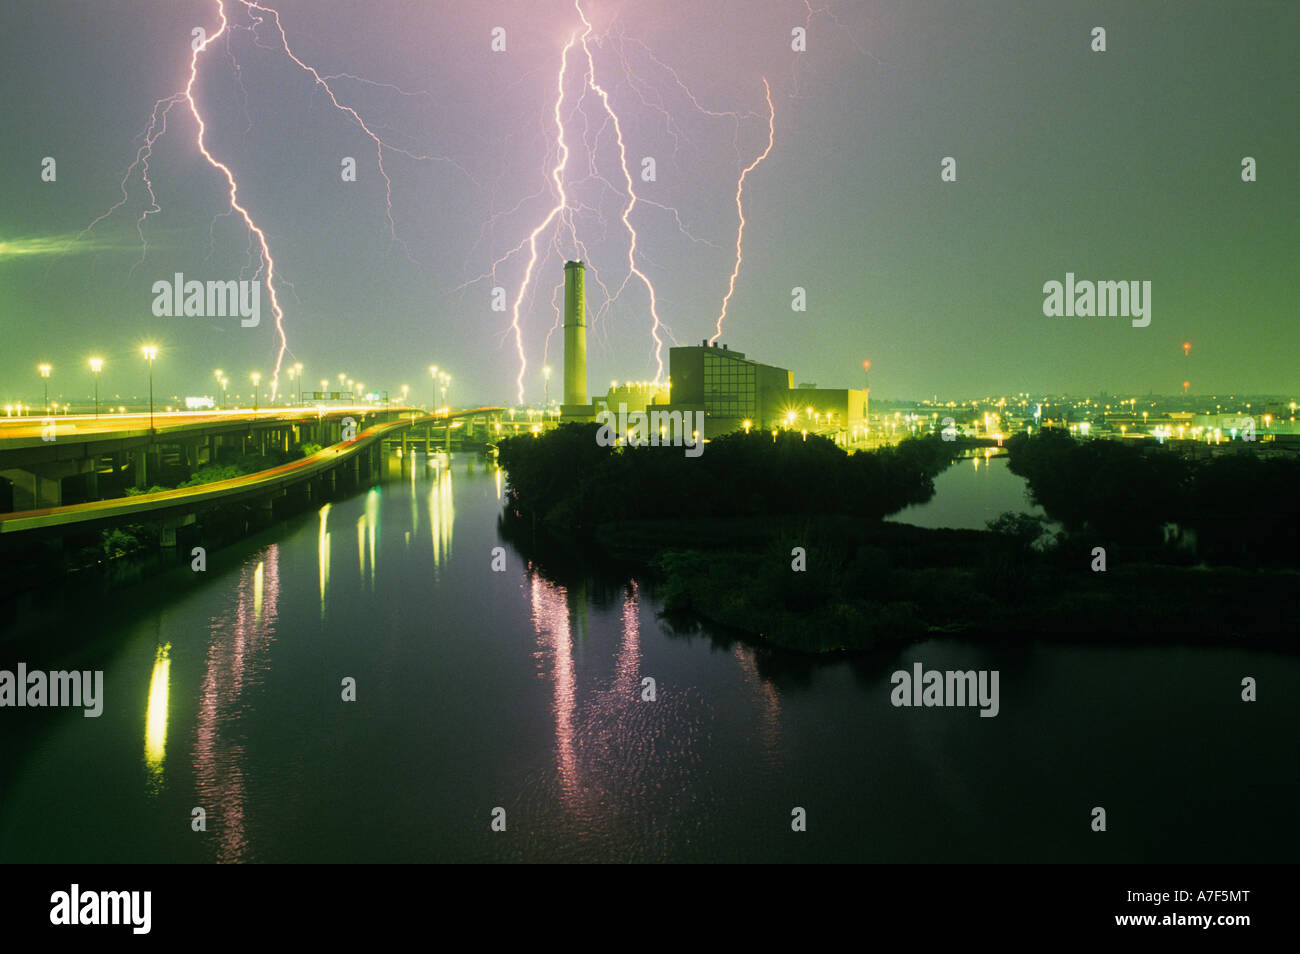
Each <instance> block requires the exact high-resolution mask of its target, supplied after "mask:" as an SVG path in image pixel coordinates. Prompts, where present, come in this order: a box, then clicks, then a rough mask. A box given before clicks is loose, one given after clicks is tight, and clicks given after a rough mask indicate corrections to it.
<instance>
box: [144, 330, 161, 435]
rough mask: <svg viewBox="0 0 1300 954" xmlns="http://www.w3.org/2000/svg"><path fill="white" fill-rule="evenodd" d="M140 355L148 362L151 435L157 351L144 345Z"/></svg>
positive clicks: (150, 429)
mask: <svg viewBox="0 0 1300 954" xmlns="http://www.w3.org/2000/svg"><path fill="white" fill-rule="evenodd" d="M140 353H141V354H143V355H144V359H145V360H146V361H148V362H149V433H150V434H153V359H154V358H156V357H158V349H157V348H156V347H155V346H154V345H145V346H144V347H143V348H141V349H140Z"/></svg>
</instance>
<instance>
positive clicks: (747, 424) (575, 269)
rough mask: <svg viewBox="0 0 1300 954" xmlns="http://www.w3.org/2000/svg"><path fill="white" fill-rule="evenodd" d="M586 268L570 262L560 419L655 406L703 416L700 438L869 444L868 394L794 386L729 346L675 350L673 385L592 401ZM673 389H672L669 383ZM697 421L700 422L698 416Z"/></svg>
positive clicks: (789, 376) (783, 372)
mask: <svg viewBox="0 0 1300 954" xmlns="http://www.w3.org/2000/svg"><path fill="white" fill-rule="evenodd" d="M586 270H587V266H586V265H585V264H584V263H582V262H565V263H564V400H563V403H562V404H561V405H560V421H561V422H567V421H591V420H594V419H595V418H596V414H597V413H598V412H600V411H601V410H606V411H609V412H611V413H617V412H619V410H620V409H623V410H624V411H625V412H634V413H636V412H643V411H646V410H648V409H649V408H651V407H654V408H656V409H662V410H664V411H667V412H674V411H676V412H679V413H680V414H681V415H683V419H684V420H685V419H686V418H685V415H688V414H689V415H696V414H698V415H699V420H701V421H702V422H703V424H704V426H703V428H702V429H701V430H702V433H701V434H700V435H699V436H700V437H701V438H706V439H707V438H713V437H716V436H718V435H720V434H725V433H727V432H728V431H736V430H742V429H743V430H750V429H751V428H758V429H759V430H773V429H776V428H782V427H784V428H792V427H797V428H799V429H801V430H802V429H807V430H810V431H816V432H821V433H828V434H832V435H834V436H835V439H836V440H839V441H843V442H850V441H857V440H858V439H865V437H866V432H867V392H866V391H865V390H856V389H852V388H818V387H817V386H816V385H800V386H798V387H795V384H794V375H793V373H792V372H790V371H788V370H787V369H785V368H778V367H775V366H773V365H767V364H762V363H760V362H757V361H753V360H750V359H747V358H746V357H745V355H744V354H742V353H741V352H739V351H732V350H731V349H730V348H729V347H728V346H727V345H725V344H716V345H715V344H710V343H709V342H708V341H707V340H704V341H701V342H700V344H699V345H698V346H691V347H674V348H670V349H669V350H668V365H669V379H668V381H667V382H666V383H660V382H655V383H651V384H645V383H641V384H635V385H634V384H632V383H630V382H625V384H624V385H623V387H621V388H620V387H619V386H618V384H617V382H611V384H610V389H609V391H608V392H607V393H605V394H601V395H598V396H596V397H595V398H594V400H593V398H592V395H591V392H590V391H588V390H587V294H586V287H585V278H586ZM665 385H666V386H665ZM691 419H695V418H694V417H692V418H691Z"/></svg>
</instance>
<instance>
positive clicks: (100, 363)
mask: <svg viewBox="0 0 1300 954" xmlns="http://www.w3.org/2000/svg"><path fill="white" fill-rule="evenodd" d="M103 369H104V359H103V358H91V359H90V370H91V371H92V372H94V374H95V417H96V418H98V417H99V372H100V371H102V370H103Z"/></svg>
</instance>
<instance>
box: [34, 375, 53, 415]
mask: <svg viewBox="0 0 1300 954" xmlns="http://www.w3.org/2000/svg"><path fill="white" fill-rule="evenodd" d="M36 370H37V371H39V372H41V383H42V384H43V385H44V387H45V401H44V405H43V406H44V407H45V413H46V414H49V413H50V371H51V370H52V369H51V368H50V366H49V365H48V364H38V365H37V366H36Z"/></svg>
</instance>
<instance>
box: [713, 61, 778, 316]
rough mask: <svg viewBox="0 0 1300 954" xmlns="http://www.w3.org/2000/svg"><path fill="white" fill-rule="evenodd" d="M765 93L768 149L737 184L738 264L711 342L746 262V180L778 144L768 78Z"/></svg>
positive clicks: (764, 79) (748, 167) (742, 172)
mask: <svg viewBox="0 0 1300 954" xmlns="http://www.w3.org/2000/svg"><path fill="white" fill-rule="evenodd" d="M763 91H764V93H765V94H766V96H767V148H766V149H764V150H763V151H762V152H761V153H760V154H759V155H758V156H757V157H756V158H755V159H754V161H753V162H751V163H750V164H749V165H747V166H746V167H745V168H744V169H743V170H742V171H741V173H740V180H739V181H738V182H737V183H736V214H737V215H738V216H739V218H740V225H739V226H738V227H737V229H736V264H735V267H733V268H732V269H731V279H730V280H729V281H728V282H727V294H726V295H724V296H723V298H722V310H721V311H720V312H718V324H717V330H716V331H714V333H713V337H712V338H710V339H709V341H710V342H714V341H717V340H718V338H720V337H721V336H722V321H723V319H724V318H726V317H727V305H728V304H729V303H730V301H731V295H732V293H733V292H735V290H736V276H737V275H739V274H740V263H741V262H742V261H743V260H744V257H745V255H744V250H743V242H744V238H745V205H744V202H742V201H741V196H742V195H743V194H744V192H745V178H746V177H747V176H748V175H749V174H750V173H751V172H753V171H754V169H756V168H757V167H758V164H759V163H760V162H762V161H763V160H764V159H766V158H767V156H768V153H770V152H771V151H772V146H773V144H775V142H776V108H775V107H774V106H773V105H772V87H771V86H769V85H768V84H767V77H764V78H763Z"/></svg>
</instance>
